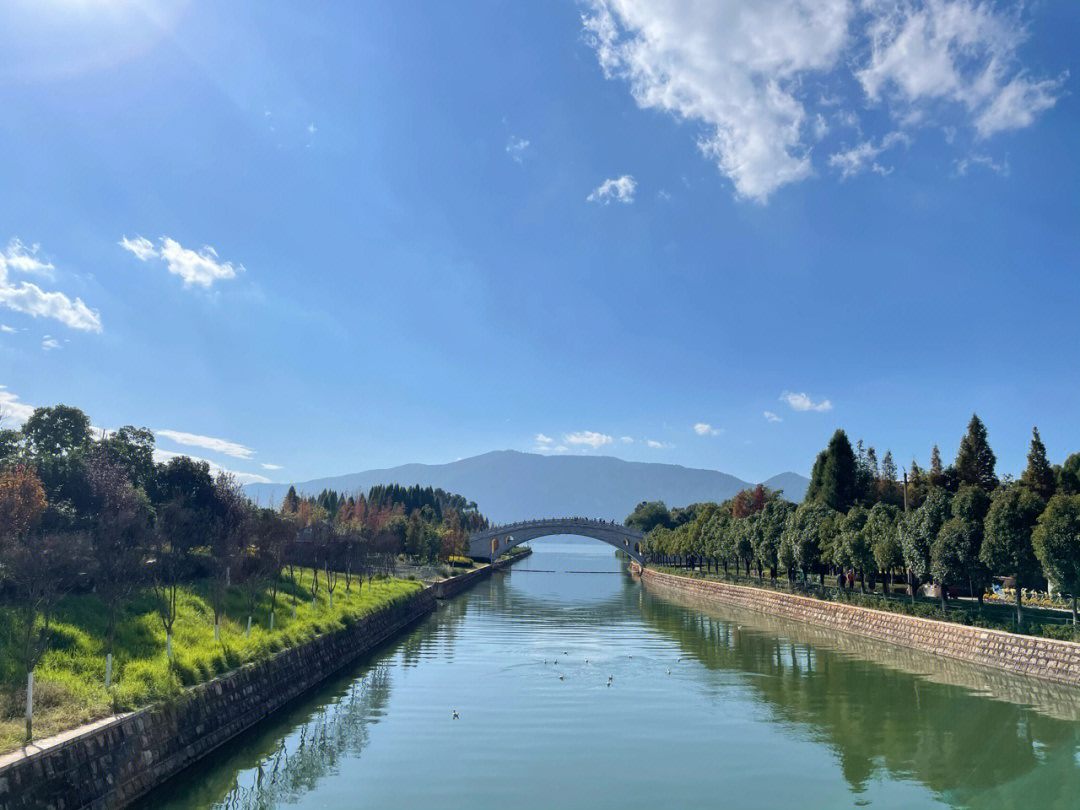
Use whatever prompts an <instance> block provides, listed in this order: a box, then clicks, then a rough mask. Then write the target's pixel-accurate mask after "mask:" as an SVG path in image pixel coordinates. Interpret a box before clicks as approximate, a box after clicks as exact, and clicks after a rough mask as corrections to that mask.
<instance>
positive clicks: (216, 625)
mask: <svg viewBox="0 0 1080 810" xmlns="http://www.w3.org/2000/svg"><path fill="white" fill-rule="evenodd" d="M220 640H221V624H220V623H219V622H218V620H217V619H216V618H215V619H214V641H215V643H216V642H218V641H220Z"/></svg>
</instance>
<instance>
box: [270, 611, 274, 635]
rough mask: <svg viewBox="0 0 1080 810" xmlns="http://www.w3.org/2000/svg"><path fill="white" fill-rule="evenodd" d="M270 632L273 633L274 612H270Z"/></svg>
mask: <svg viewBox="0 0 1080 810" xmlns="http://www.w3.org/2000/svg"><path fill="white" fill-rule="evenodd" d="M270 632H271V633H272V632H274V611H273V610H271V611H270Z"/></svg>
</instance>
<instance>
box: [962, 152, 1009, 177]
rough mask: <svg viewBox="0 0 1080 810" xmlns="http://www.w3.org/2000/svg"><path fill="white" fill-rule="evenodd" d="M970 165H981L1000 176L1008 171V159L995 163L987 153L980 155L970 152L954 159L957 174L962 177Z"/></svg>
mask: <svg viewBox="0 0 1080 810" xmlns="http://www.w3.org/2000/svg"><path fill="white" fill-rule="evenodd" d="M972 166H983V167H985V168H987V169H989V170H990V171H992V172H995V173H997V174H1000V175H1002V176H1005V175H1007V174H1008V173H1009V161H1007V160H1006V161H1004V162H1002V163H996V162H995V161H994V159H993V158H991V157H990V156H989V155H981V154H978V153H976V152H972V153H971V154H970V155H968V156H967V157H963V158H960V159H959V160H957V161H956V174H957V176H959V177H963V176H964V175H965V174H967V171H968V169H970V168H971V167H972Z"/></svg>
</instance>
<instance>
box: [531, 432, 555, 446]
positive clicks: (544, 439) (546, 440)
mask: <svg viewBox="0 0 1080 810" xmlns="http://www.w3.org/2000/svg"><path fill="white" fill-rule="evenodd" d="M553 441H555V440H554V439H553V438H551V437H550V436H545V435H544V434H543V433H537V434H536V443H537V444H551V443H552V442H553Z"/></svg>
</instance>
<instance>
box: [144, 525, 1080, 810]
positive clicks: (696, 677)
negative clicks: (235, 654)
mask: <svg viewBox="0 0 1080 810" xmlns="http://www.w3.org/2000/svg"><path fill="white" fill-rule="evenodd" d="M537 545H538V552H537V553H536V554H535V555H534V556H533V557H532V558H530V559H529V560H525V561H524V562H523V563H521V564H519V566H520V567H516V568H515V569H514V570H513V571H512V572H511V573H509V574H501V575H496V576H494V577H492V578H491V579H490V580H486V581H484V582H482V583H480V584H479V585H477V586H476V587H475V588H474V589H472V590H471V591H469V592H468V593H466V594H463V595H462V596H460V597H458V598H456V599H453V600H450V601H448V602H443V603H441V604H440V605H439V610H438V612H437V613H436V614H435V615H434V616H432V617H430V618H429V619H427V620H425V621H423V622H421V623H420V624H419V625H418V626H417V627H416V629H415V630H413V631H411V632H409V633H407V634H405V635H404V636H402V637H401V638H399V639H398V640H396V641H395V642H392V643H391V644H389V645H387V646H386V647H385V648H383V649H382V650H381V651H379V652H377V653H376V654H375V655H373V656H372V657H371V658H370V659H368V660H367V661H366V662H360V663H358V664H356V665H355V666H353V667H352V668H351V672H349V673H346V674H343V675H342V676H341V677H340V678H339V679H337V680H335V681H334V682H332V683H330V684H328V685H327V686H325V687H324V688H322V689H320V691H319V693H318V694H316V695H313V696H312V697H310V698H309V699H308V700H307V701H306V702H302V703H301V704H299V705H296V706H295V707H294V708H293V709H291V710H290V711H288V712H286V713H285V714H284V715H279V716H278V717H277V718H274V719H272V720H271V721H268V722H267V723H266V724H265V725H264V726H263V727H262V728H261V729H257V730H256V731H254V732H253V733H251V734H248V735H245V736H244V737H243V738H241V739H240V740H237V741H236V742H235V743H234V744H232V745H230V746H227V747H226V748H225V749H223V750H222V752H221V754H220V755H219V756H218V757H216V758H215V761H214V762H212V763H208V764H206V765H203V766H200V767H198V768H196V769H193V771H192V772H191V773H190V774H188V775H187V776H185V777H183V778H182V779H179V780H175V781H174V782H173V783H171V784H170V785H168V786H166V788H165V789H164V790H162V791H160V792H159V793H160V795H158V796H154V797H151V799H150V800H148V801H147V803H146V804H145V805H144V806H145V807H162V806H165V807H170V808H175V810H180V808H184V810H194V808H200V810H201V809H202V808H211V807H216V808H238V809H242V810H248V808H272V807H281V806H284V805H290V806H292V805H296V806H299V807H359V806H364V807H386V806H400V807H414V806H415V807H420V806H423V807H430V808H457V807H469V808H492V810H494V809H495V808H499V809H500V810H504V808H506V807H533V806H537V807H544V806H559V807H582V808H586V807H587V808H590V810H599V809H600V808H607V807H610V808H618V809H619V810H633V808H654V807H660V806H672V807H676V806H678V807H682V806H698V805H702V804H714V803H715V802H716V799H717V797H718V796H719V797H723V801H724V804H725V806H726V807H729V808H732V809H733V810H738V809H739V808H755V810H757V809H758V808H763V807H776V808H787V807H793V806H800V807H806V808H834V807H852V806H861V805H863V804H865V803H872V804H873V806H874V807H875V808H877V809H878V810H880V808H883V807H884V808H888V807H892V808H910V807H926V806H930V805H935V804H944V805H948V806H951V807H964V808H972V809H973V810H982V809H983V808H1008V807H1029V806H1031V805H1032V804H1034V805H1035V806H1037V807H1039V808H1040V810H1043V808H1069V810H1076V808H1078V807H1080V723H1078V722H1077V719H1078V718H1080V707H1078V704H1080V696H1078V694H1077V692H1076V691H1075V690H1068V689H1066V688H1064V687H1060V686H1057V685H1053V684H1043V683H1041V682H1037V681H1031V680H1025V679H1022V678H1017V677H1015V676H1011V675H1006V674H1004V673H994V672H990V671H987V670H984V669H982V668H979V667H974V666H971V665H966V664H963V663H960V662H955V661H951V660H948V659H940V658H934V657H931V656H926V655H923V654H920V653H917V652H915V651H911V650H905V649H902V648H898V647H893V646H891V645H886V644H879V643H876V642H873V641H869V640H865V639H859V638H857V637H852V636H843V635H835V634H832V633H829V632H827V631H824V630H821V629H819V628H814V627H813V626H810V625H803V624H800V623H798V622H791V621H787V620H782V619H777V618H774V617H769V616H765V615H763V614H757V613H753V612H749V611H742V610H737V609H729V608H725V607H718V606H716V605H712V604H707V603H706V604H703V603H701V602H696V601H693V600H687V599H686V598H685V597H682V596H679V595H678V594H672V593H660V592H654V591H651V590H649V589H646V588H644V587H642V585H641V584H640V583H638V582H636V581H635V580H634V579H632V578H631V577H630V576H629V575H627V574H626V573H625V572H624V571H623V570H621V568H620V566H619V564H618V563H617V562H616V561H615V560H614V559H613V558H612V557H611V554H610V552H607V550H606V549H604V550H603V551H602V553H600V554H596V553H589V552H590V551H591V549H585V550H584V552H585V553H583V549H581V548H580V547H577V548H574V547H560V546H558V545H553V546H549V547H547V548H542V549H541V548H540V544H537ZM568 569H569V570H589V569H596V570H600V571H604V572H606V573H605V574H596V575H588V574H582V575H573V574H568V573H566V571H567V570H568ZM556 655H557V656H558V658H559V663H558V665H557V670H556V667H555V665H554V664H553V660H552V659H553V657H554V656H556ZM612 673H613V674H614V679H615V680H614V684H613V685H612V686H610V687H609V686H607V685H606V683H605V682H606V679H607V676H608V674H612ZM558 675H564V676H565V680H564V679H563V678H559V677H558ZM391 684H392V685H393V688H392V689H391ZM452 707H453V708H458V709H460V710H461V720H460V721H458V720H452V719H450V709H451V708H452ZM631 762H632V763H634V766H633V767H632V768H627V763H631ZM163 797H166V798H163ZM169 802H171V803H169Z"/></svg>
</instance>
